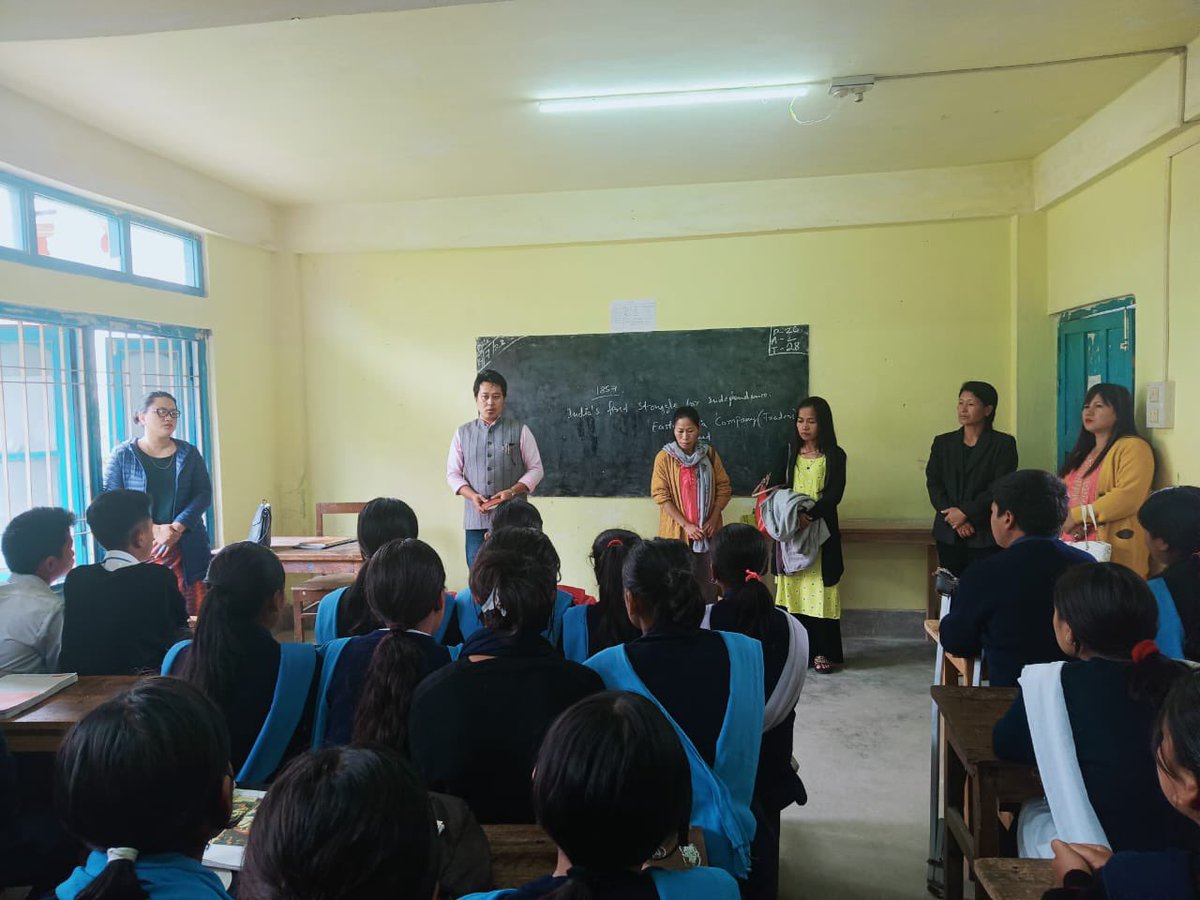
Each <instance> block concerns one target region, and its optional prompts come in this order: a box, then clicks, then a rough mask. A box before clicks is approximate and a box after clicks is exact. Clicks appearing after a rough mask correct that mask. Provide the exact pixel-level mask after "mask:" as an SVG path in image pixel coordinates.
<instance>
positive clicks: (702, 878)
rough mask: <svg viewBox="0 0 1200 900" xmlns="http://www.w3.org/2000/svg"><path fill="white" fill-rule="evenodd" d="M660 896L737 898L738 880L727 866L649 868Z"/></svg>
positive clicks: (681, 899)
mask: <svg viewBox="0 0 1200 900" xmlns="http://www.w3.org/2000/svg"><path fill="white" fill-rule="evenodd" d="M649 871H650V877H651V878H653V879H654V889H655V890H656V891H658V900H738V897H739V893H738V884H737V882H736V881H734V880H733V876H732V875H730V874H729V873H728V872H726V871H725V870H724V869H715V868H712V867H711V866H704V867H702V868H699V869H680V870H671V869H650V870H649Z"/></svg>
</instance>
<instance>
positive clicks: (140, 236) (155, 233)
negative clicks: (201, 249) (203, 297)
mask: <svg viewBox="0 0 1200 900" xmlns="http://www.w3.org/2000/svg"><path fill="white" fill-rule="evenodd" d="M129 243H130V251H131V254H132V257H133V258H132V260H131V262H132V264H133V274H134V275H141V276H143V277H145V278H157V279H158V280H159V281H169V282H171V283H172V284H186V285H191V284H192V266H191V260H190V257H191V254H190V253H189V252H188V251H189V246H188V245H189V244H190V243H191V242H190V241H188V240H186V239H184V238H182V237H180V236H179V235H177V234H167V233H166V232H165V231H159V230H158V229H156V228H147V227H146V226H145V225H139V224H137V223H136V222H134V223H133V224H132V225H130V226H129Z"/></svg>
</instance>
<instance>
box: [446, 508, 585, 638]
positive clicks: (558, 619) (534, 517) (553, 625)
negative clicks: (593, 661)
mask: <svg viewBox="0 0 1200 900" xmlns="http://www.w3.org/2000/svg"><path fill="white" fill-rule="evenodd" d="M501 528H533V529H535V530H536V531H541V530H542V514H541V513H539V512H538V511H537V507H535V506H534V505H533V504H532V503H530V502H529V501H528V500H526V499H525V498H524V497H514V498H513V499H512V500H505V501H504V502H503V503H501V504H500V505H499V506H497V507H496V511H495V512H494V513H493V514H492V527H491V531H489V532H488V533H487V534H485V535H484V536H483V539H484V540H485V541H486V540H487V539H488V536H489V535H490V534H491V533H492V532H496V531H499V530H500V529H501ZM580 594H582V591H579V590H578V589H577V588H568V587H566V586H565V585H559V586H558V589H557V592H556V594H555V596H554V611H553V613H552V614H551V616H550V620H549V621H550V623H549V625H548V626H547V627H546V628H545V630H543V631H542V636H543V637H544V638H545V639H546V640H548V641H549V642H550V643H551V644H553V645H554V646H556V647H557V646H559V645H560V644H561V643H562V619H563V615H564V614H565V613H566V611H567V610H568V609H570V608H571V606H572V605H574V603H575V599H576V597H577V596H578V595H580ZM454 609H455V614H454V618H455V621H456V622H457V624H458V630H459V633H460V634H461V635H462V639H463V640H464V641H465V640H466V639H467V638H469V637H470V636H471V635H473V634H474V633H475V632H476V631H478V630H479V629H480V628H481V627H483V617H482V616H481V615H480V610H479V604H478V603H476V602H475V598H474V595H473V594H472V593H471V589H470V588H469V587H468V588H466V589H465V590H461V591H459V592H458V596H457V597H455V598H454Z"/></svg>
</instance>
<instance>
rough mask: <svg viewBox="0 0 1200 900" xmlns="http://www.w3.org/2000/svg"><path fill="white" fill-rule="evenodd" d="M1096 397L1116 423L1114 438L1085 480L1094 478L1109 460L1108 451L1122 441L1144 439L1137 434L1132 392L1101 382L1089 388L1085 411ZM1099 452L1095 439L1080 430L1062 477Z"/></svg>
mask: <svg viewBox="0 0 1200 900" xmlns="http://www.w3.org/2000/svg"><path fill="white" fill-rule="evenodd" d="M1096 397H1099V398H1100V399H1101V400H1103V401H1104V402H1105V403H1106V404H1108V405H1109V406H1111V407H1112V408H1113V412H1114V413H1116V416H1117V421H1116V422H1115V423H1114V424H1113V430H1112V435H1111V436H1110V437H1109V439H1108V443H1107V444H1105V445H1104V449H1103V450H1101V451H1100V454H1099V455H1098V456H1097V457H1096V460H1095V462H1093V463H1092V466H1091V468H1090V469H1088V470H1087V471H1086V472H1084V473H1083V475H1084V476H1087V475H1091V474H1092V473H1093V472H1095V471H1096V470H1097V469H1098V468H1100V464H1101V463H1102V462H1104V457H1106V456H1108V451H1110V450H1112V448H1113V444H1115V443H1116V442H1117V441H1119V440H1120V439H1121V438H1123V437H1131V436H1132V437H1141V435H1139V434H1138V430H1137V420H1136V419H1135V418H1134V416H1133V395H1132V394H1130V393H1129V389H1128V388H1126V387H1124V386H1123V385H1119V384H1109V383H1108V382H1101V383H1100V384H1094V385H1092V386H1091V387H1090V388H1088V392H1087V394H1085V395H1084V398H1083V405H1084V406H1085V407H1086V406H1087V405H1088V404H1089V403H1091V402H1092V400H1094V399H1095V398H1096ZM1095 449H1096V436H1095V435H1094V434H1092V433H1091V432H1090V431H1088V430H1087V429H1086V428H1084V427H1083V426H1082V425H1080V426H1079V437H1077V438H1076V439H1075V446H1074V447H1072V448H1071V452H1070V453H1068V454H1067V460H1066V462H1064V463H1063V465H1062V468H1061V469H1059V470H1058V474H1059V475H1060V476H1064V475H1067V474H1068V473H1070V472H1074V471H1075V470H1076V469H1078V468H1079V467H1080V466H1082V465H1083V461H1084V460H1085V459H1087V456H1088V454H1089V453H1091V452H1092V451H1093V450H1095Z"/></svg>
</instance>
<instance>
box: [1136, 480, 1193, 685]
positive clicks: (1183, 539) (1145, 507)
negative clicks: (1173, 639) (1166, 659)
mask: <svg viewBox="0 0 1200 900" xmlns="http://www.w3.org/2000/svg"><path fill="white" fill-rule="evenodd" d="M1138 521H1139V522H1140V523H1141V524H1142V527H1143V528H1144V529H1146V533H1147V534H1148V535H1150V536H1151V537H1155V538H1158V539H1159V540H1161V541H1163V543H1165V544H1166V545H1167V547H1168V549H1170V551H1171V553H1172V555H1173V556H1174V557H1175V561H1174V562H1172V563H1171V564H1170V565H1169V566H1167V569H1166V571H1164V572H1163V574H1162V578H1163V581H1165V582H1166V584H1167V588H1168V589H1169V590H1170V592H1171V599H1172V600H1174V601H1175V608H1176V610H1178V612H1179V619H1180V621H1181V622H1182V624H1183V654H1184V656H1186V657H1187V658H1188V659H1190V660H1193V661H1200V488H1198V487H1192V486H1190V485H1184V486H1182V487H1169V488H1163V489H1162V490H1161V491H1155V492H1154V493H1153V494H1151V495H1150V496H1149V497H1148V498H1146V502H1145V503H1143V504H1142V508H1141V509H1139V510H1138Z"/></svg>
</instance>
